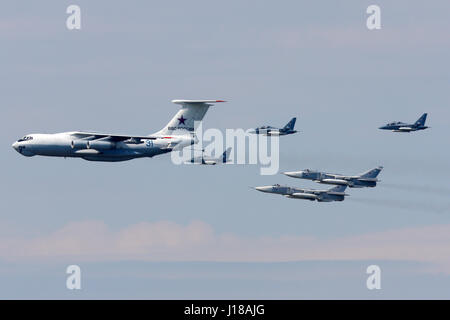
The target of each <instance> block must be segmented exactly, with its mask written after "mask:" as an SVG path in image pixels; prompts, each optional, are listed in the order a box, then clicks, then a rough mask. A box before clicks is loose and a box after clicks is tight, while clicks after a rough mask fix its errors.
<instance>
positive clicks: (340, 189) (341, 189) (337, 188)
mask: <svg viewBox="0 0 450 320" xmlns="http://www.w3.org/2000/svg"><path fill="white" fill-rule="evenodd" d="M345 189H347V185H345V184H344V185H338V186H335V187H333V188H331V189H328V192H344V191H345Z"/></svg>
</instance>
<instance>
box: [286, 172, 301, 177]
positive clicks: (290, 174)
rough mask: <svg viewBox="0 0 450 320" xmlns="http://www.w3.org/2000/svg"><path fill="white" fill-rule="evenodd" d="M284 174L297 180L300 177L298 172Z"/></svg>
mask: <svg viewBox="0 0 450 320" xmlns="http://www.w3.org/2000/svg"><path fill="white" fill-rule="evenodd" d="M283 174H284V175H286V176H288V177H293V178H296V177H298V176H299V174H298V173H297V172H283Z"/></svg>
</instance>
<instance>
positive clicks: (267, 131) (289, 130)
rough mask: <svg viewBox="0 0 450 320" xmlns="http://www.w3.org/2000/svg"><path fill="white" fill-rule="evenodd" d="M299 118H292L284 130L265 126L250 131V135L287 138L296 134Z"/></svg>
mask: <svg viewBox="0 0 450 320" xmlns="http://www.w3.org/2000/svg"><path fill="white" fill-rule="evenodd" d="M296 120H297V118H292V119H291V120H290V121H289V122H288V123H287V124H286V125H285V126H284V127H283V128H275V127H271V126H263V127H258V128H255V129H252V130H250V131H249V132H250V133H254V134H262V135H264V136H285V135H288V134H293V133H296V132H297V131H296V130H294V126H295V121H296Z"/></svg>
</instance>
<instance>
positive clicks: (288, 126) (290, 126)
mask: <svg viewBox="0 0 450 320" xmlns="http://www.w3.org/2000/svg"><path fill="white" fill-rule="evenodd" d="M296 120H297V118H292V119H291V121H289V122H288V123H287V124H286V125H285V126H284V127H283V130H294V126H295V121H296Z"/></svg>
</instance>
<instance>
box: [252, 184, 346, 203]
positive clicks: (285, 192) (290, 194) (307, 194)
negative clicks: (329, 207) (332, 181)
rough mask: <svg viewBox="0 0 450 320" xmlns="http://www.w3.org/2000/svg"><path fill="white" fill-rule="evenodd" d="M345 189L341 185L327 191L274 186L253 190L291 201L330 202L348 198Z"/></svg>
mask: <svg viewBox="0 0 450 320" xmlns="http://www.w3.org/2000/svg"><path fill="white" fill-rule="evenodd" d="M346 188H347V186H346V185H341V186H336V187H333V188H331V189H328V190H316V189H300V188H294V187H288V186H281V185H279V184H274V185H273V186H263V187H255V190H258V191H261V192H266V193H275V194H279V195H282V196H285V197H286V198H291V199H304V200H310V201H318V202H331V201H344V200H345V197H346V196H348V194H346V193H345V192H344V191H345V189H346Z"/></svg>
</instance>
